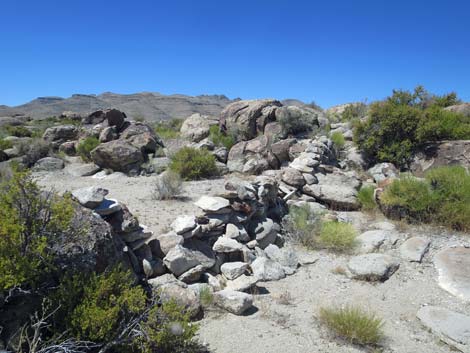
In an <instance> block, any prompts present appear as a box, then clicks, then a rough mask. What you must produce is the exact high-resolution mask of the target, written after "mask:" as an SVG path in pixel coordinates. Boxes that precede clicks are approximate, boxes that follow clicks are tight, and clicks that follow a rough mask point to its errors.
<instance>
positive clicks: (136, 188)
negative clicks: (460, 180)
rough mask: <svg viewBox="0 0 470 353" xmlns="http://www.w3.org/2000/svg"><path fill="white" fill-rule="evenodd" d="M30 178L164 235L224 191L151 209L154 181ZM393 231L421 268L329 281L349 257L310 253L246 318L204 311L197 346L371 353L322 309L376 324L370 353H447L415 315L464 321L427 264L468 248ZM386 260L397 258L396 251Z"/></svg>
mask: <svg viewBox="0 0 470 353" xmlns="http://www.w3.org/2000/svg"><path fill="white" fill-rule="evenodd" d="M35 176H36V177H37V180H38V182H39V184H40V185H43V186H45V187H53V188H54V189H56V190H57V191H59V192H64V191H71V190H73V189H76V188H80V187H85V186H91V185H98V186H101V187H104V188H107V189H109V191H110V194H109V196H110V197H113V198H116V199H118V200H120V201H122V202H124V203H125V204H127V205H128V207H129V209H130V210H131V212H133V213H134V214H136V215H138V217H139V220H140V222H141V223H142V224H146V225H148V226H149V227H150V228H151V229H152V230H153V231H154V232H162V231H164V230H165V228H166V227H168V225H169V224H170V223H171V222H172V221H173V220H174V218H175V217H176V216H178V215H181V214H194V213H196V212H197V209H196V207H195V206H194V205H193V202H194V201H196V200H197V198H198V197H199V196H201V195H214V194H217V193H218V192H220V191H221V190H222V189H223V185H224V179H216V180H207V181H199V182H188V183H185V184H184V192H183V195H184V196H186V197H187V199H185V200H184V201H155V200H154V199H153V198H152V192H151V191H152V189H153V183H154V180H155V177H137V178H129V177H125V176H120V177H117V178H114V177H108V178H105V179H94V178H92V177H81V178H76V177H72V176H70V174H68V173H67V171H66V170H65V171H60V172H54V173H44V174H35ZM349 216H350V217H352V218H353V219H354V221H355V222H354V224H355V225H356V226H357V227H358V228H359V230H361V231H363V230H365V229H368V226H369V224H370V223H371V222H373V221H375V219H374V217H371V216H367V215H363V214H360V213H351V214H350V215H349ZM400 230H401V231H402V233H401V238H402V239H401V242H402V241H403V240H404V239H406V237H408V236H410V235H413V236H416V235H423V236H428V237H430V238H431V239H433V243H432V245H431V249H430V251H429V253H428V254H427V255H426V256H425V258H424V261H423V263H421V264H417V263H408V262H405V261H402V263H401V265H400V268H399V270H398V271H397V272H396V273H395V274H394V275H393V276H392V277H391V278H390V279H389V280H388V281H386V282H384V283H377V284H371V283H366V282H361V281H355V280H351V279H349V278H347V277H346V276H344V275H342V274H338V273H337V271H336V269H338V268H345V267H346V264H347V262H348V259H349V258H350V256H346V255H335V254H331V253H327V252H315V254H316V255H317V256H318V258H319V260H318V261H317V262H316V263H314V264H312V265H308V266H306V267H302V268H300V269H299V271H298V272H297V273H296V274H294V275H292V276H289V277H287V278H285V279H283V280H280V281H277V282H268V283H262V284H260V288H259V290H258V291H257V293H254V294H255V305H256V310H254V311H253V312H250V313H248V314H247V315H245V316H235V315H232V314H228V313H222V312H220V311H218V310H216V309H212V310H209V312H208V313H207V314H206V317H205V318H204V319H203V320H202V321H201V322H200V326H201V328H200V333H199V337H200V340H201V341H202V342H205V343H207V344H208V345H209V347H210V349H211V351H213V352H216V353H235V352H244V353H307V352H335V353H336V352H338V353H341V352H374V350H371V349H370V348H369V349H367V348H364V347H358V346H353V345H351V344H349V343H348V342H344V341H341V340H339V339H338V338H336V337H334V336H333V335H332V334H331V333H329V332H328V331H327V330H326V329H325V328H324V327H323V326H322V325H321V323H320V322H319V320H318V319H317V313H318V310H319V308H320V307H322V306H327V305H341V304H355V305H360V306H361V307H363V308H366V309H369V310H370V311H372V312H375V313H377V314H378V315H379V316H380V317H382V318H383V319H384V322H385V325H384V331H385V337H386V339H385V340H384V342H382V345H381V347H379V349H377V350H375V352H381V351H383V352H400V353H441V352H442V353H444V352H453V350H452V348H451V347H449V346H447V345H445V344H443V343H441V342H439V340H438V339H437V338H436V336H434V335H433V334H431V333H429V332H427V331H426V330H425V329H424V328H423V327H422V325H421V324H420V323H419V321H418V320H417V318H416V312H417V311H418V309H419V308H420V307H421V306H423V305H438V306H443V307H446V308H448V309H451V310H454V311H458V312H461V313H464V314H467V315H470V303H467V304H465V303H464V302H462V301H461V300H459V299H458V298H456V297H454V296H452V295H451V294H449V293H447V292H446V291H444V290H443V289H441V288H440V287H439V285H438V283H437V273H436V270H435V268H434V266H433V264H432V257H433V255H434V254H435V253H436V252H437V251H438V250H440V249H442V248H444V247H447V246H450V245H457V244H460V245H470V237H469V236H468V235H467V236H465V235H461V234H455V233H450V232H447V231H445V230H443V229H440V228H429V227H410V226H408V227H400ZM401 242H400V243H401ZM400 243H399V244H400ZM399 244H398V245H399ZM387 253H390V254H392V255H398V250H397V249H392V250H389V251H387Z"/></svg>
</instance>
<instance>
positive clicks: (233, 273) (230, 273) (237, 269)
mask: <svg viewBox="0 0 470 353" xmlns="http://www.w3.org/2000/svg"><path fill="white" fill-rule="evenodd" d="M247 269H248V264H246V263H244V262H226V263H224V264H222V266H220V271H221V272H222V274H223V275H224V277H225V278H227V279H229V280H234V279H235V278H238V277H240V276H241V275H242V274H244V273H245V271H246V270H247Z"/></svg>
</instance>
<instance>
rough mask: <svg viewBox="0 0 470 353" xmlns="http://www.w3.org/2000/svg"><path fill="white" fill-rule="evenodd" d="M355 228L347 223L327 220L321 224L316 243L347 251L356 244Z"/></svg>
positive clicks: (328, 247)
mask: <svg viewBox="0 0 470 353" xmlns="http://www.w3.org/2000/svg"><path fill="white" fill-rule="evenodd" d="M356 236H357V231H356V229H355V228H354V227H353V226H352V225H351V224H349V223H343V222H336V221H328V222H323V223H322V225H321V230H320V234H319V236H318V239H317V242H318V244H319V245H320V246H321V247H323V248H325V249H329V250H333V251H337V252H347V251H350V250H352V249H353V248H354V247H355V246H356Z"/></svg>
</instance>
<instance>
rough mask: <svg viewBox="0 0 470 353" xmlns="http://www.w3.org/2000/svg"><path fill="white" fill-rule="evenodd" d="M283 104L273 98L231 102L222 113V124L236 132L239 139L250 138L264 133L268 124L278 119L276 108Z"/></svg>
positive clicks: (224, 127)
mask: <svg viewBox="0 0 470 353" xmlns="http://www.w3.org/2000/svg"><path fill="white" fill-rule="evenodd" d="M281 105H282V104H281V103H280V102H279V101H277V100H273V99H260V100H241V101H237V102H234V103H231V104H229V105H228V106H227V107H226V108H225V109H224V110H223V111H222V112H221V113H220V126H221V127H222V128H223V129H226V130H227V131H233V132H235V133H236V136H237V139H238V140H239V141H241V140H250V139H252V138H254V137H256V136H257V135H258V133H263V132H264V127H265V126H266V124H267V123H269V122H271V121H274V120H275V119H276V116H275V112H276V109H277V108H278V107H280V106H281Z"/></svg>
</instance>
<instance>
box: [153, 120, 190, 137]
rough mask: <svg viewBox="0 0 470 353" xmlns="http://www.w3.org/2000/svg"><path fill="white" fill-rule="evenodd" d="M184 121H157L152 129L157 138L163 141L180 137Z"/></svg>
mask: <svg viewBox="0 0 470 353" xmlns="http://www.w3.org/2000/svg"><path fill="white" fill-rule="evenodd" d="M183 121H184V119H176V118H175V119H170V120H162V121H158V122H156V123H155V124H154V126H153V128H154V130H155V132H156V133H157V135H158V136H160V137H161V138H164V139H173V138H177V137H178V136H179V135H180V130H181V125H183Z"/></svg>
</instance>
